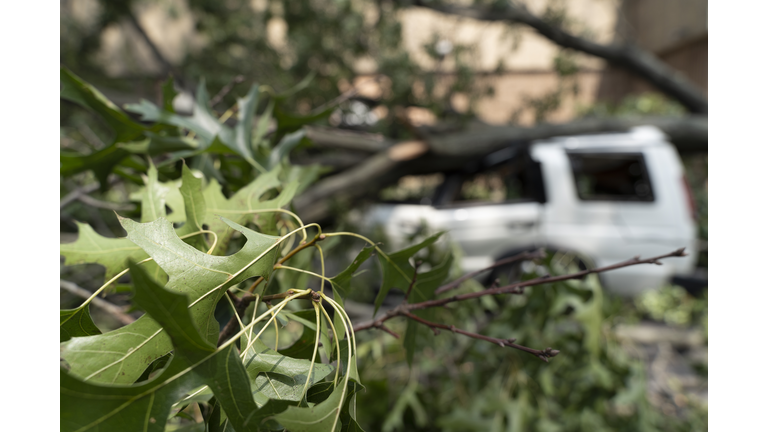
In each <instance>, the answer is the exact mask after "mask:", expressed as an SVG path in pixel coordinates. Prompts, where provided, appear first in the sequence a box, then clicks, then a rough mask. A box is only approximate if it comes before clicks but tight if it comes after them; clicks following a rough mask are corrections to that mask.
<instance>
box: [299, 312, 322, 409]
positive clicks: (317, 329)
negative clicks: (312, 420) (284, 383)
mask: <svg viewBox="0 0 768 432" xmlns="http://www.w3.org/2000/svg"><path fill="white" fill-rule="evenodd" d="M312 306H313V307H314V308H315V347H314V348H313V349H312V360H310V363H309V373H307V380H306V381H305V382H304V388H303V389H302V390H301V397H302V398H304V397H306V396H305V394H306V392H307V387H308V386H309V383H310V381H312V369H313V368H314V366H315V358H316V357H317V348H318V346H319V345H320V310H319V309H321V306H320V305H319V304H318V303H317V302H312ZM299 405H301V400H299Z"/></svg>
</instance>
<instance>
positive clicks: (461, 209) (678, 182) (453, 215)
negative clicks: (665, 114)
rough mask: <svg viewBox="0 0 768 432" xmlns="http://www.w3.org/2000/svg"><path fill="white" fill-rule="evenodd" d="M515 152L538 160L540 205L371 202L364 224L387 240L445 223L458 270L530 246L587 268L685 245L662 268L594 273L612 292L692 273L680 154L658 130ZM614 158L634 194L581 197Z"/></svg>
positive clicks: (692, 239) (693, 244) (692, 237)
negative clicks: (567, 254) (563, 254)
mask: <svg viewBox="0 0 768 432" xmlns="http://www.w3.org/2000/svg"><path fill="white" fill-rule="evenodd" d="M524 151H527V153H528V155H527V156H526V157H528V158H529V159H527V160H529V161H533V162H534V164H535V163H536V162H538V164H536V165H537V170H538V169H539V168H538V167H540V171H538V172H540V177H541V181H542V182H543V190H544V193H545V198H543V199H541V200H539V201H540V202H536V201H532V200H528V202H519V201H518V202H499V203H488V202H485V203H483V202H479V203H472V202H459V203H451V204H448V205H438V206H437V207H435V206H432V205H409V204H394V205H393V204H377V205H376V206H374V207H373V208H372V209H371V210H370V212H369V213H368V214H367V216H366V221H365V222H366V225H369V224H381V225H383V228H384V231H385V233H386V234H387V236H388V237H389V238H390V240H392V241H394V242H395V243H396V245H402V244H403V243H404V240H405V237H407V236H408V235H409V234H412V233H413V232H414V231H415V230H416V229H417V227H418V226H420V225H421V224H422V223H424V222H426V223H427V224H428V226H429V228H430V229H431V230H447V231H448V233H449V234H448V235H449V236H450V239H451V240H452V241H454V242H456V243H457V244H458V245H459V246H460V247H461V249H462V250H463V252H464V257H463V260H462V266H463V269H464V270H465V271H466V272H471V271H475V270H479V269H482V268H484V267H486V266H488V265H490V264H491V263H493V262H494V261H496V260H497V259H499V258H501V257H503V256H505V255H507V256H508V255H509V254H511V253H514V252H518V251H521V250H531V249H534V248H537V247H548V248H551V249H557V250H567V251H571V252H575V253H576V254H578V255H579V256H581V257H584V258H586V261H587V262H589V263H590V264H591V265H594V266H596V267H601V266H605V265H610V264H614V263H617V262H621V261H624V260H627V259H629V258H632V257H634V256H638V255H639V256H642V257H651V256H656V255H661V254H665V253H668V252H671V251H673V250H675V249H678V248H681V247H685V248H686V252H687V253H688V256H686V257H683V258H668V259H665V260H664V261H663V265H648V264H643V265H636V266H631V267H626V268H622V269H618V270H613V271H610V272H606V273H603V274H601V276H600V278H601V281H602V283H603V285H604V286H605V287H606V288H607V289H609V290H610V291H612V292H614V293H617V294H620V295H628V296H631V295H635V294H638V293H640V292H641V291H643V290H646V289H656V288H658V287H660V286H661V285H663V284H664V283H667V282H668V281H669V279H670V278H671V277H672V276H673V275H688V274H691V273H692V271H693V269H694V266H695V257H696V253H697V240H696V224H695V219H694V215H693V208H692V203H691V201H690V199H691V197H690V190H687V183H686V180H685V177H684V171H683V166H682V164H681V161H680V157H679V155H678V154H677V151H676V149H675V148H674V146H672V145H671V144H670V143H669V142H668V141H667V139H666V137H665V135H664V134H663V133H662V132H661V131H659V130H658V129H656V128H653V127H639V128H634V129H633V130H631V131H630V132H627V133H612V134H600V135H584V136H572V137H558V138H552V139H548V140H544V141H536V142H533V143H531V144H530V146H528V147H526V148H525V150H524ZM614 160H616V161H619V162H615V163H616V164H622V163H623V164H625V165H624V167H625V168H626V167H629V168H627V170H628V171H627V173H630V172H631V173H632V174H627V173H624V175H625V177H626V176H633V177H626V178H625V179H624V180H625V183H626V182H630V181H632V179H637V180H636V181H634V183H633V184H634V186H633V187H634V188H635V191H634V192H632V191H630V192H629V193H628V195H627V197H628V198H622V199H628V200H626V201H621V200H618V201H617V200H614V199H600V198H599V197H600V196H602V195H599V194H597V193H595V195H594V196H596V197H598V198H589V195H588V194H589V193H592V192H590V191H589V189H588V188H589V187H590V186H589V182H590V181H592V182H593V183H594V185H601V184H602V185H603V186H600V187H603V189H605V187H606V185H607V187H610V186H611V182H612V180H610V181H609V180H605V179H611V178H613V177H608V176H610V175H614V174H612V173H613V172H614V171H611V170H610V169H609V168H601V166H609V167H610V166H612V165H610V164H611V163H614V162H612V161H614ZM606 161H608V162H606ZM638 161H639V163H638ZM590 163H592V164H593V165H590V166H596V167H597V168H578V169H580V170H582V169H583V170H584V171H583V172H591V171H588V170H589V169H592V170H593V171H594V172H596V173H597V174H594V175H593V177H592V178H593V179H598V180H594V181H593V180H590V178H591V177H589V176H590V175H592V174H583V175H582V171H579V175H580V176H582V177H579V178H580V179H582V180H580V181H581V182H583V183H584V184H585V185H586V186H583V187H582V190H584V191H586V192H579V191H578V190H577V184H576V183H577V182H576V175H577V174H576V168H574V164H576V165H578V166H579V167H585V166H587V165H588V164H590ZM601 164H603V165H601ZM606 164H608V165H606ZM643 165H644V167H643ZM638 167H640V168H642V172H641V171H639V168H638ZM600 169H603V171H599V170H600ZM611 169H613V168H611ZM614 170H618V171H620V169H619V168H616V169H614ZM618 171H615V172H618ZM537 175H538V174H537ZM598 176H600V177H598ZM627 178H628V179H630V180H627ZM584 179H585V180H584ZM600 182H603V183H600ZM647 182H649V183H650V184H647ZM619 183H620V182H618V181H617V182H616V184H617V185H618V184H619ZM592 187H594V188H598V187H599V186H592ZM616 187H617V188H618V187H619V186H616ZM595 190H597V189H595ZM625 190H626V185H625ZM638 191H639V192H638ZM580 193H583V194H584V197H587V198H582V197H581V195H580ZM622 193H623V192H622ZM632 194H638V195H636V196H632ZM605 196H608V195H605ZM369 226H370V225H369Z"/></svg>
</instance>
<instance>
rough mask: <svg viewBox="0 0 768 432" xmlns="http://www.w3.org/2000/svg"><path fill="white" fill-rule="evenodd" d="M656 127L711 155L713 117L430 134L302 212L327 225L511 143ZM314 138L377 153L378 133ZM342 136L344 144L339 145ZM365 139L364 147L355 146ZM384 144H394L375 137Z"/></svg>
mask: <svg viewBox="0 0 768 432" xmlns="http://www.w3.org/2000/svg"><path fill="white" fill-rule="evenodd" d="M646 125H650V126H656V127H658V128H659V129H661V130H662V131H663V132H664V133H666V134H667V135H668V136H669V138H670V141H672V143H673V144H675V145H676V147H677V148H678V150H679V151H680V152H681V153H685V152H706V151H707V117H706V116H701V115H693V116H687V117H682V118H679V117H628V118H599V119H581V120H577V121H574V122H571V123H563V124H542V125H537V126H533V127H517V126H493V125H480V126H473V127H471V128H470V129H469V130H463V131H456V132H451V133H444V134H439V135H438V134H435V135H428V133H429V130H428V129H427V128H424V129H421V131H424V132H425V140H424V141H406V142H400V143H396V144H391V145H390V146H389V147H386V148H384V149H382V150H379V151H377V152H375V153H373V154H372V155H371V156H369V157H368V158H367V159H365V160H364V161H362V162H361V163H359V164H357V165H356V166H353V167H351V168H349V169H346V170H344V171H341V172H339V173H336V174H333V175H331V176H329V177H326V178H324V179H321V180H320V181H319V182H317V183H316V184H315V185H314V186H312V187H310V188H309V189H308V190H306V191H305V192H304V193H303V194H302V195H301V196H299V197H298V198H296V199H295V200H294V206H295V208H296V211H297V212H298V213H299V214H300V215H301V216H302V219H303V220H304V221H305V222H324V221H327V220H328V218H329V217H330V216H331V212H332V211H331V209H332V206H333V202H332V201H331V200H336V201H337V202H344V201H346V202H348V203H352V202H354V201H357V200H360V199H362V198H366V197H368V196H370V194H371V193H373V192H376V191H378V190H380V189H382V188H384V187H386V186H389V185H391V184H393V183H395V182H397V180H398V179H400V177H403V176H406V175H416V174H429V173H436V172H445V171H452V170H460V169H462V168H464V167H466V166H468V165H469V164H472V163H473V162H476V161H479V160H480V159H481V158H483V157H484V156H486V155H488V154H489V153H492V152H494V151H496V150H500V149H502V148H505V147H508V146H509V145H511V144H515V143H516V144H518V145H524V144H525V143H527V142H530V141H534V140H540V139H547V138H553V137H557V136H567V135H581V134H594V133H601V132H625V131H627V130H629V129H631V128H633V127H636V126H646ZM307 130H308V135H309V136H318V134H317V133H316V131H318V130H321V131H322V140H323V144H322V146H323V147H327V148H348V149H352V148H354V149H356V150H358V151H361V150H368V151H370V150H372V149H373V148H374V146H373V145H371V140H372V134H365V133H357V132H350V131H346V130H338V129H337V130H334V129H331V128H322V129H319V128H315V127H308V128H307ZM334 136H338V137H339V142H341V144H338V145H337V144H336V143H335V142H334ZM355 136H359V138H360V144H359V145H356V144H355ZM375 141H377V142H379V143H381V142H384V143H388V144H389V143H391V141H388V140H386V139H383V138H375Z"/></svg>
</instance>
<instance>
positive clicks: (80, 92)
mask: <svg viewBox="0 0 768 432" xmlns="http://www.w3.org/2000/svg"><path fill="white" fill-rule="evenodd" d="M59 77H60V82H61V98H62V99H66V100H68V101H70V102H74V103H76V104H78V105H80V106H82V107H83V108H86V109H89V110H91V111H93V112H94V113H96V114H98V115H99V117H100V118H102V119H103V120H104V121H105V122H106V123H107V124H108V125H109V126H110V127H111V128H112V130H114V132H115V139H114V142H126V141H131V140H133V139H135V138H138V137H140V136H141V135H142V132H144V130H145V129H146V128H145V127H144V126H142V125H141V124H140V123H137V122H135V121H133V120H131V118H130V117H128V115H127V114H126V113H125V112H123V111H122V110H121V109H120V108H118V107H117V105H115V104H113V103H112V102H111V101H110V100H109V99H107V98H106V97H105V96H104V94H102V93H101V92H100V91H98V90H96V88H95V87H93V86H92V85H90V84H87V83H86V82H85V81H83V80H82V79H80V77H78V76H77V75H75V74H73V73H72V72H71V71H69V70H68V69H67V68H65V67H61V69H60V74H59Z"/></svg>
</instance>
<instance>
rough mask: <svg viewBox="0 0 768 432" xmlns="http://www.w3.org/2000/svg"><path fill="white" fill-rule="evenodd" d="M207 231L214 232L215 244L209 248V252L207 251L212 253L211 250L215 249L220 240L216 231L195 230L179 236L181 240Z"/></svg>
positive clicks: (208, 232) (207, 231) (208, 231)
mask: <svg viewBox="0 0 768 432" xmlns="http://www.w3.org/2000/svg"><path fill="white" fill-rule="evenodd" d="M206 233H207V234H213V246H211V248H210V249H208V252H206V253H207V254H208V255H210V254H211V252H213V249H214V248H215V247H216V243H218V242H219V236H217V235H216V233H215V232H213V231H210V230H200V231H196V232H193V233H189V234H185V235H183V236H180V237H179V238H180V239H181V240H184V239H185V238H189V237H192V236H196V235H198V234H206Z"/></svg>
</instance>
